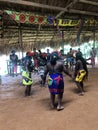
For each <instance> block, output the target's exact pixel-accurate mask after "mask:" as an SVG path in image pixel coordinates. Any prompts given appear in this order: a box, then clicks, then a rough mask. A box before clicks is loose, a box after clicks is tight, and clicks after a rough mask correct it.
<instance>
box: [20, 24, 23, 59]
mask: <svg viewBox="0 0 98 130" xmlns="http://www.w3.org/2000/svg"><path fill="white" fill-rule="evenodd" d="M19 45H20V48H21V52H22V58H23V42H22V28H21V24H19Z"/></svg>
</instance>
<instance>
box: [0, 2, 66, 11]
mask: <svg viewBox="0 0 98 130" xmlns="http://www.w3.org/2000/svg"><path fill="white" fill-rule="evenodd" d="M0 2H6V3H13V4H20V5H25V6H32V7H39V8H45V9H51V10H59V11H60V10H64V8H62V7H57V6H49V5H46V4H40V3H35V2H30V1H24V0H0Z"/></svg>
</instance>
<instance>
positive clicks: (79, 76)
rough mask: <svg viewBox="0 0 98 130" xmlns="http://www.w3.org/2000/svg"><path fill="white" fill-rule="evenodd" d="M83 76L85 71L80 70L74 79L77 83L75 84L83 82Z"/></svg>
mask: <svg viewBox="0 0 98 130" xmlns="http://www.w3.org/2000/svg"><path fill="white" fill-rule="evenodd" d="M85 75H86V71H85V70H80V71H79V73H78V74H77V76H76V78H75V81H77V82H81V81H83V79H84V76H85Z"/></svg>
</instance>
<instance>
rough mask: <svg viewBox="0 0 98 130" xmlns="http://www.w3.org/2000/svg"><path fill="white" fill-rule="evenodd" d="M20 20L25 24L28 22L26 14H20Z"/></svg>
mask: <svg viewBox="0 0 98 130" xmlns="http://www.w3.org/2000/svg"><path fill="white" fill-rule="evenodd" d="M19 20H20V22H21V23H25V21H26V16H25V14H20V16H19Z"/></svg>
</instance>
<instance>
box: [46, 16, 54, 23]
mask: <svg viewBox="0 0 98 130" xmlns="http://www.w3.org/2000/svg"><path fill="white" fill-rule="evenodd" d="M53 21H54V17H53V16H48V18H47V22H48V24H49V25H53V23H54V22H53Z"/></svg>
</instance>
